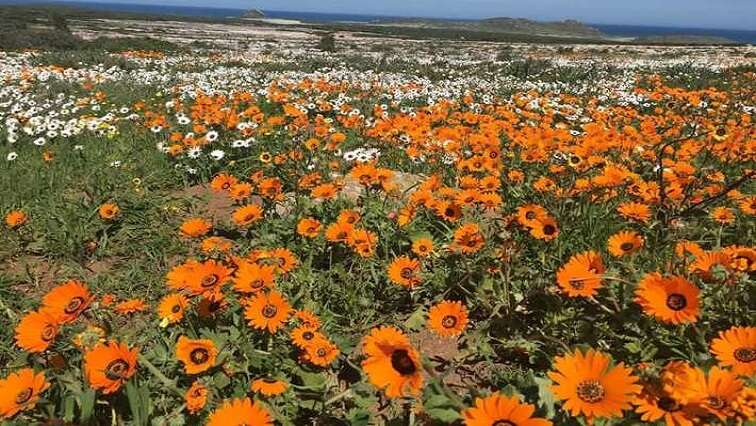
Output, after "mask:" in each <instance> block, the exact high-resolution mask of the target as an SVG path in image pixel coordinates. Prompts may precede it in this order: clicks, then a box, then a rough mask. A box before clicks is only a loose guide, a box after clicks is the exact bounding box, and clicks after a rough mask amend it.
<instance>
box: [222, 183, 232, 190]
mask: <svg viewBox="0 0 756 426" xmlns="http://www.w3.org/2000/svg"><path fill="white" fill-rule="evenodd" d="M230 187H231V184H230V183H228V182H224V183H223V185H222V186H221V188H223V189H228V188H230Z"/></svg>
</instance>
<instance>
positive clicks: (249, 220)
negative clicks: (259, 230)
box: [231, 204, 263, 227]
mask: <svg viewBox="0 0 756 426" xmlns="http://www.w3.org/2000/svg"><path fill="white" fill-rule="evenodd" d="M262 218H263V209H262V208H260V206H258V205H257V204H247V205H246V206H243V207H239V208H238V209H236V210H234V212H233V213H232V214H231V220H233V221H234V223H235V224H236V225H237V226H242V227H243V226H249V225H251V224H253V223H255V222H258V221H260V220H261V219H262Z"/></svg>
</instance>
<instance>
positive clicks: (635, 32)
mask: <svg viewBox="0 0 756 426" xmlns="http://www.w3.org/2000/svg"><path fill="white" fill-rule="evenodd" d="M31 3H55V4H61V5H69V6H74V7H80V8H88V9H101V10H112V11H120V12H137V13H147V14H164V15H179V16H207V17H213V18H224V17H238V16H241V15H242V14H243V13H244V12H246V10H243V9H226V8H214V7H192V6H174V5H153V4H130V3H98V2H79V1H73V2H56V1H45V0H0V4H31ZM263 13H265V16H266V17H268V18H277V19H295V20H300V21H309V22H371V21H376V20H380V19H392V18H394V19H401V18H402V17H397V16H385V15H360V14H346V13H314V12H288V11H278V10H263ZM449 19H456V18H449ZM586 25H590V26H592V27H594V28H597V29H599V30H600V31H601V32H603V33H604V34H607V35H610V36H621V37H641V36H653V35H677V34H685V35H701V36H719V37H725V38H728V39H730V40H733V41H737V42H741V43H750V44H756V31H745V30H725V29H704V28H676V27H654V26H640V25H609V24H593V23H587V24H586Z"/></svg>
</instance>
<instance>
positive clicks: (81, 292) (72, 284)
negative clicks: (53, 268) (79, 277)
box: [42, 280, 94, 324]
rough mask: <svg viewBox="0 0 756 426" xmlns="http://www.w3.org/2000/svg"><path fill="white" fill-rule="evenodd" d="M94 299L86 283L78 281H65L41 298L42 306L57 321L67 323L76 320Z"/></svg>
mask: <svg viewBox="0 0 756 426" xmlns="http://www.w3.org/2000/svg"><path fill="white" fill-rule="evenodd" d="M92 300H94V296H93V295H92V294H91V293H90V292H89V290H88V289H87V287H86V285H84V283H82V282H79V281H73V280H72V281H66V282H64V283H63V284H61V285H59V286H57V287H55V288H54V289H52V290H50V291H49V292H48V293H47V294H46V295H45V296H44V297H43V298H42V306H43V307H44V308H45V310H46V311H47V312H48V313H50V314H51V315H53V316H54V317H55V318H56V319H57V320H58V322H59V323H61V324H68V323H71V322H73V321H75V320H76V318H78V317H79V315H81V313H82V312H84V311H85V310H86V309H87V308H88V307H89V304H90V303H91V302H92Z"/></svg>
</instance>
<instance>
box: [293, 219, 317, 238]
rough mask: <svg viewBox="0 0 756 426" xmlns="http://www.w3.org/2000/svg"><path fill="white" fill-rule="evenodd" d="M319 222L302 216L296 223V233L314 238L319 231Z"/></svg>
mask: <svg viewBox="0 0 756 426" xmlns="http://www.w3.org/2000/svg"><path fill="white" fill-rule="evenodd" d="M320 227H321V225H320V222H319V221H318V220H316V219H313V218H311V217H307V218H304V219H302V220H300V221H299V223H298V224H297V234H299V235H301V236H303V237H307V238H315V237H317V236H318V233H320Z"/></svg>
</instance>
